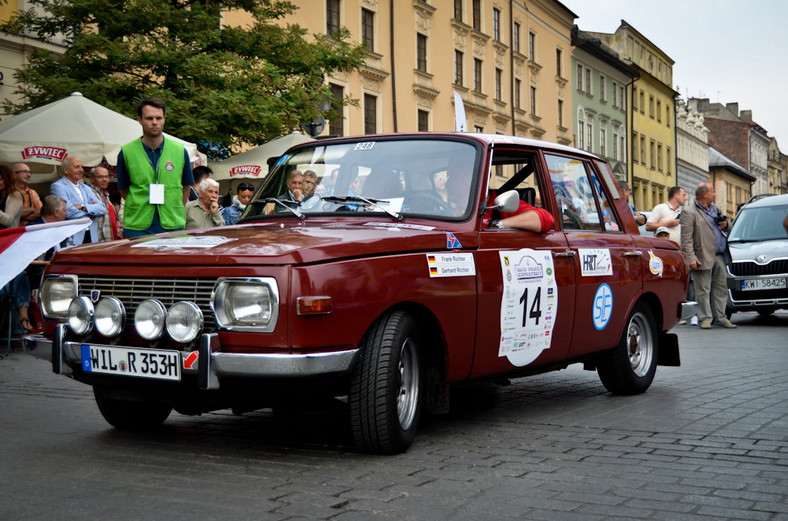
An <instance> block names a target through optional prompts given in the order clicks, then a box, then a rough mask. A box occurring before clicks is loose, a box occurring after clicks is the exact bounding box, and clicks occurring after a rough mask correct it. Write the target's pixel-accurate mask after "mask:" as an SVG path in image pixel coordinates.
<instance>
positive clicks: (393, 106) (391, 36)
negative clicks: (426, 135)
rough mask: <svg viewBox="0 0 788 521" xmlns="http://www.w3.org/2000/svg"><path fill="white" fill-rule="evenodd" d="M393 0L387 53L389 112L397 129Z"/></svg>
mask: <svg viewBox="0 0 788 521" xmlns="http://www.w3.org/2000/svg"><path fill="white" fill-rule="evenodd" d="M394 49H395V47H394V0H389V55H390V56H391V112H392V116H393V119H394V133H395V134H396V133H397V132H398V130H397V67H396V65H395V61H394Z"/></svg>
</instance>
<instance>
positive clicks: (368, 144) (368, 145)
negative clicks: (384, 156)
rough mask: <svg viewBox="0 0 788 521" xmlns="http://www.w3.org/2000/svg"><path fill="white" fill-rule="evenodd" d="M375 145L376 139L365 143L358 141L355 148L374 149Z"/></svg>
mask: <svg viewBox="0 0 788 521" xmlns="http://www.w3.org/2000/svg"><path fill="white" fill-rule="evenodd" d="M374 146H375V142H374V141H365V142H364V143H356V148H355V149H354V150H372V148H373V147H374Z"/></svg>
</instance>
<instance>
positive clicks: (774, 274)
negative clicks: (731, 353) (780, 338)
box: [726, 195, 788, 317]
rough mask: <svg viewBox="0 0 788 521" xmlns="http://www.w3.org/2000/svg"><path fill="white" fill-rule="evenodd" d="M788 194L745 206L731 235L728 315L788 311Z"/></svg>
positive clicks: (734, 222)
mask: <svg viewBox="0 0 788 521" xmlns="http://www.w3.org/2000/svg"><path fill="white" fill-rule="evenodd" d="M786 213H788V195H774V196H768V197H759V198H757V199H755V198H754V199H752V200H750V201H749V202H748V203H747V204H745V205H744V206H743V207H742V209H741V210H740V211H739V214H738V215H737V216H736V219H735V220H734V221H733V225H732V226H731V231H730V234H729V235H728V251H729V253H730V259H729V261H728V306H727V310H726V311H727V314H728V316H729V317H730V315H731V314H733V313H735V312H737V311H757V312H758V313H760V314H761V315H763V316H767V315H770V314H772V313H774V311H775V310H777V309H788V232H786V230H785V228H783V219H785V216H786Z"/></svg>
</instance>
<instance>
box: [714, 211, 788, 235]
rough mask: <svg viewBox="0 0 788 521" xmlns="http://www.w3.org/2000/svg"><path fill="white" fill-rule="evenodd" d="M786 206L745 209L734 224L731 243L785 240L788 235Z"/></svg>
mask: <svg viewBox="0 0 788 521" xmlns="http://www.w3.org/2000/svg"><path fill="white" fill-rule="evenodd" d="M786 210H788V208H787V207H786V206H761V207H759V208H747V207H745V208H743V209H742V211H741V213H740V214H739V216H738V217H737V218H736V221H735V222H734V223H733V227H732V228H731V233H730V234H729V235H728V240H729V241H773V240H776V239H785V238H786V237H788V234H787V233H786V231H785V228H783V219H785V213H786Z"/></svg>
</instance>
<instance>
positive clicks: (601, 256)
mask: <svg viewBox="0 0 788 521" xmlns="http://www.w3.org/2000/svg"><path fill="white" fill-rule="evenodd" d="M577 252H578V253H579V254H580V270H581V271H580V274H581V275H582V276H583V277H598V276H605V275H613V262H612V261H611V260H610V250H607V249H584V248H579V249H578V250H577Z"/></svg>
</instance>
